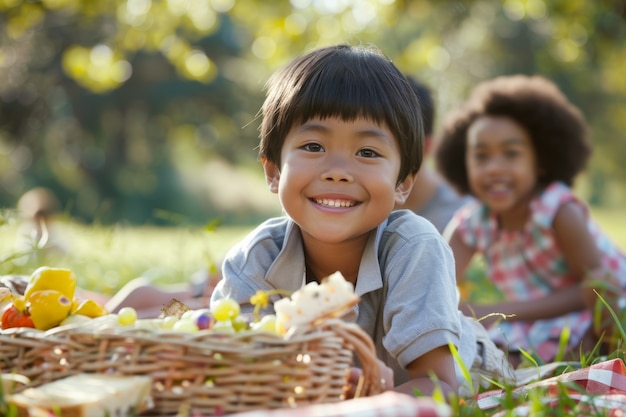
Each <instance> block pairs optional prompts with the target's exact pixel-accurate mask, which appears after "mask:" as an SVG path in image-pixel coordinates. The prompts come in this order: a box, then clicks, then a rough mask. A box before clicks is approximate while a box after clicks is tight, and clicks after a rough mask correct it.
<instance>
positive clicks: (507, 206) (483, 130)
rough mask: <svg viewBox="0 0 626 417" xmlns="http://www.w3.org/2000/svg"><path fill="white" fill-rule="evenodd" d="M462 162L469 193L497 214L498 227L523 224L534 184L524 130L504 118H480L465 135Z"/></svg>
mask: <svg viewBox="0 0 626 417" xmlns="http://www.w3.org/2000/svg"><path fill="white" fill-rule="evenodd" d="M466 163H467V171H468V178H469V184H470V188H471V190H472V193H473V194H474V195H475V196H476V197H478V198H479V199H480V200H482V201H483V202H484V203H485V204H487V205H488V206H489V208H490V209H491V210H493V211H494V212H496V213H498V216H499V218H500V221H501V223H502V226H503V227H507V225H508V226H509V227H511V228H519V227H520V226H521V225H523V224H524V222H525V221H526V219H527V216H528V213H529V210H530V209H529V207H528V205H529V203H530V200H531V199H532V197H533V196H534V194H535V191H536V187H537V182H538V181H537V180H538V167H537V158H536V155H535V151H534V148H533V145H532V141H531V139H530V137H529V135H528V133H527V132H526V130H525V129H523V128H522V127H521V126H520V125H519V124H518V123H516V122H515V121H514V120H513V119H510V118H508V117H504V116H482V117H480V118H479V119H477V120H476V121H475V122H474V123H473V124H472V125H471V126H470V128H469V130H468V133H467V157H466Z"/></svg>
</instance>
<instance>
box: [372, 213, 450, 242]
mask: <svg viewBox="0 0 626 417" xmlns="http://www.w3.org/2000/svg"><path fill="white" fill-rule="evenodd" d="M384 231H385V232H391V233H398V234H400V235H407V236H415V235H416V234H424V233H428V234H430V233H435V234H436V235H439V234H440V233H439V231H438V230H437V228H436V227H435V226H434V225H433V224H432V223H431V222H430V221H428V220H427V219H426V218H425V217H422V216H420V215H418V214H415V213H414V212H413V211H411V210H405V209H403V210H395V211H392V212H391V214H390V215H389V217H388V218H387V224H386V226H385V229H384Z"/></svg>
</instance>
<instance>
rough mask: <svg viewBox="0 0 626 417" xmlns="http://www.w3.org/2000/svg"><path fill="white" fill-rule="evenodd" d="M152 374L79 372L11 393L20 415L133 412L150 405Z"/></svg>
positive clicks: (85, 416) (98, 416)
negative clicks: (128, 374) (129, 374)
mask: <svg viewBox="0 0 626 417" xmlns="http://www.w3.org/2000/svg"><path fill="white" fill-rule="evenodd" d="M151 385H152V379H151V378H150V377H149V376H114V375H103V374H77V375H73V376H70V377H67V378H63V379H59V380H57V381H54V382H49V383H46V384H43V385H41V386H39V387H37V388H28V389H26V390H24V391H22V392H20V393H17V394H12V395H9V396H8V398H7V403H9V404H13V405H15V406H16V407H17V409H18V413H19V414H18V415H20V416H30V417H35V416H48V415H60V416H63V417H105V416H106V417H109V416H119V417H125V416H134V415H137V414H138V413H140V412H143V411H145V410H147V409H149V408H150V402H151V401H150V397H149V395H150V389H151Z"/></svg>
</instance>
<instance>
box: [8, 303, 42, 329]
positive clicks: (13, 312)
mask: <svg viewBox="0 0 626 417" xmlns="http://www.w3.org/2000/svg"><path fill="white" fill-rule="evenodd" d="M0 327H2V330H6V329H11V328H14V327H32V328H34V327H35V324H34V323H33V320H32V319H31V318H30V316H29V315H28V314H26V313H24V312H22V311H20V310H18V308H17V307H15V306H14V305H13V304H10V305H7V306H5V309H4V311H3V312H2V317H1V318H0Z"/></svg>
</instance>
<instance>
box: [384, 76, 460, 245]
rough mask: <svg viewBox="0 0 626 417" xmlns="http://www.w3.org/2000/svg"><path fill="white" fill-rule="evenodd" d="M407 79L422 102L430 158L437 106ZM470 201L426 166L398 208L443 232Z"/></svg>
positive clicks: (424, 89) (419, 84)
mask: <svg viewBox="0 0 626 417" xmlns="http://www.w3.org/2000/svg"><path fill="white" fill-rule="evenodd" d="M408 80H409V83H410V84H411V88H413V92H414V93H415V95H417V99H418V100H419V102H420V111H421V115H422V120H423V123H424V158H428V157H430V156H431V155H432V151H433V145H434V143H433V125H434V122H435V105H434V103H433V98H432V95H431V93H430V90H429V89H428V87H427V86H426V85H424V84H423V83H422V82H420V81H419V80H417V79H416V78H414V77H408ZM424 162H428V161H426V160H425V161H424ZM470 201H472V199H471V198H470V197H469V196H461V195H460V194H458V193H457V192H456V190H455V189H454V188H452V187H451V186H450V184H448V182H447V181H446V180H445V179H444V178H443V177H442V176H441V175H440V174H439V173H438V172H437V171H436V170H435V169H433V167H432V166H430V165H428V164H427V163H425V164H422V167H421V168H420V170H419V171H418V172H417V174H416V175H415V183H414V184H413V188H412V189H411V193H410V194H409V196H408V197H407V199H406V201H405V202H404V203H403V204H401V205H397V206H396V209H408V210H412V211H414V212H415V213H416V214H418V215H420V216H422V217H425V218H426V220H428V221H430V222H431V223H432V224H433V225H435V227H436V228H437V230H439V232H440V233H442V232H443V229H444V228H445V227H446V225H447V224H448V222H449V221H450V219H451V218H452V215H453V214H454V213H455V212H456V210H457V209H459V208H460V207H461V206H463V205H464V204H466V203H469V202H470Z"/></svg>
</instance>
